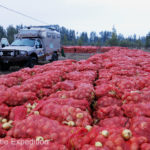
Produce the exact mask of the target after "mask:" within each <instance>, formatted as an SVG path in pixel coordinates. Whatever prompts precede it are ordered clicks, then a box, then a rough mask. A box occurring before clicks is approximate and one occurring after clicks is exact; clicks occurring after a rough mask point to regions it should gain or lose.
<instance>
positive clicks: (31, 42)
mask: <svg viewBox="0 0 150 150" xmlns="http://www.w3.org/2000/svg"><path fill="white" fill-rule="evenodd" d="M34 45H35V40H34V39H16V40H15V41H14V42H13V43H12V44H11V46H31V47H33V46H34Z"/></svg>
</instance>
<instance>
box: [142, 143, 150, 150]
mask: <svg viewBox="0 0 150 150" xmlns="http://www.w3.org/2000/svg"><path fill="white" fill-rule="evenodd" d="M141 150H150V143H144V144H142V145H141Z"/></svg>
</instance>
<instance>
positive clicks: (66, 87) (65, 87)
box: [52, 80, 75, 92]
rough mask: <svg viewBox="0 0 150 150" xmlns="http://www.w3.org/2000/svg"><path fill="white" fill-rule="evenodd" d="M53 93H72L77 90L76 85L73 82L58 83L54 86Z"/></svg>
mask: <svg viewBox="0 0 150 150" xmlns="http://www.w3.org/2000/svg"><path fill="white" fill-rule="evenodd" d="M52 89H53V92H57V91H61V90H65V91H70V90H74V89H75V85H74V83H73V81H71V80H65V81H64V82H58V83H57V84H55V85H54V86H53V88H52Z"/></svg>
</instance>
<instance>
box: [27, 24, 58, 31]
mask: <svg viewBox="0 0 150 150" xmlns="http://www.w3.org/2000/svg"><path fill="white" fill-rule="evenodd" d="M30 28H46V29H50V30H53V31H54V30H56V29H55V28H53V27H51V26H50V25H46V26H29V27H27V29H30Z"/></svg>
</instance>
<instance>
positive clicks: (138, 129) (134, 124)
mask: <svg viewBox="0 0 150 150" xmlns="http://www.w3.org/2000/svg"><path fill="white" fill-rule="evenodd" d="M149 127H150V118H147V117H143V116H141V117H134V118H133V119H132V120H131V130H132V132H133V135H135V136H144V137H146V138H147V139H148V141H149V142H150V128H149Z"/></svg>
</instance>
